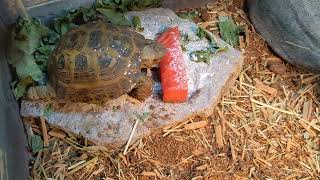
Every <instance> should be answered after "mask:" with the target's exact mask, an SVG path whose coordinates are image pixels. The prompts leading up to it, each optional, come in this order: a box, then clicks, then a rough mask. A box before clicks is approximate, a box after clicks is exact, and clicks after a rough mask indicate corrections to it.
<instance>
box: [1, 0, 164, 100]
mask: <svg viewBox="0 0 320 180" xmlns="http://www.w3.org/2000/svg"><path fill="white" fill-rule="evenodd" d="M160 4H161V0H97V1H96V3H95V4H94V6H92V7H90V8H83V7H80V8H78V9H75V10H71V11H69V12H67V13H66V14H65V15H64V16H62V17H60V18H57V19H56V20H55V21H54V24H53V29H52V30H49V29H48V28H47V27H45V26H43V25H41V23H40V22H39V21H38V20H36V19H19V21H18V22H17V23H16V26H15V29H14V31H13V33H12V40H11V44H10V45H9V47H8V52H7V54H8V63H9V64H11V65H12V66H13V67H14V68H15V70H16V74H17V78H18V79H17V80H16V81H15V82H14V83H12V88H13V93H14V95H15V97H16V98H17V99H18V98H20V97H22V96H23V94H24V93H25V91H26V90H27V87H28V86H30V85H33V84H45V83H46V73H47V61H48V58H49V56H50V54H51V52H52V51H53V49H54V47H55V44H56V42H57V41H58V40H59V38H60V37H61V35H63V34H64V33H66V32H68V31H69V30H71V29H72V28H75V27H77V26H79V25H81V24H84V23H87V22H91V21H94V20H98V19H99V18H100V19H104V18H103V17H102V16H101V15H100V14H102V15H104V16H105V17H106V19H107V20H108V21H110V22H111V23H113V24H117V25H128V26H134V27H135V28H137V30H140V31H143V27H142V26H141V21H140V19H139V18H138V17H134V18H133V20H132V22H131V21H129V20H127V19H126V18H125V16H124V14H123V13H124V12H126V11H129V10H141V9H144V8H150V7H157V6H159V5H160Z"/></svg>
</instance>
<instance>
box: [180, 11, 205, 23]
mask: <svg viewBox="0 0 320 180" xmlns="http://www.w3.org/2000/svg"><path fill="white" fill-rule="evenodd" d="M199 15H200V13H199V12H198V11H195V10H194V11H189V12H182V13H178V16H179V17H180V18H182V19H188V20H190V21H191V20H193V19H194V18H196V17H198V16H199Z"/></svg>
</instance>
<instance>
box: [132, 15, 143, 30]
mask: <svg viewBox="0 0 320 180" xmlns="http://www.w3.org/2000/svg"><path fill="white" fill-rule="evenodd" d="M132 24H133V27H135V28H136V30H138V31H144V28H143V27H142V25H141V20H140V18H139V16H133V18H132Z"/></svg>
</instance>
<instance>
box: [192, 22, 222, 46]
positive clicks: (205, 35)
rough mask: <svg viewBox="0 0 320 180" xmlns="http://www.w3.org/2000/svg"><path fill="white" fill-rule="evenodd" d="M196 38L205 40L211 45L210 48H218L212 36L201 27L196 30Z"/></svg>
mask: <svg viewBox="0 0 320 180" xmlns="http://www.w3.org/2000/svg"><path fill="white" fill-rule="evenodd" d="M197 36H198V37H199V38H200V39H203V38H206V39H207V40H208V41H209V42H210V43H211V46H213V47H215V48H218V46H217V44H216V42H215V40H214V38H213V36H212V35H211V34H210V33H209V32H208V31H207V30H205V29H203V28H202V27H199V28H198V30H197Z"/></svg>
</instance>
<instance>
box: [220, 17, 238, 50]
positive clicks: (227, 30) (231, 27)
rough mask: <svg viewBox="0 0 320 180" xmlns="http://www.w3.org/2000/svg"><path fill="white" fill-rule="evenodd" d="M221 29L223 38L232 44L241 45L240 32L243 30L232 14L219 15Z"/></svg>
mask: <svg viewBox="0 0 320 180" xmlns="http://www.w3.org/2000/svg"><path fill="white" fill-rule="evenodd" d="M218 19H219V23H218V24H219V30H220V35H221V38H222V39H223V40H224V41H226V42H227V43H228V44H230V45H231V46H233V47H234V46H238V45H239V33H240V32H241V31H242V30H241V28H240V27H238V26H237V25H236V24H235V23H234V22H233V20H232V18H231V17H230V16H219V18H218Z"/></svg>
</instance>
